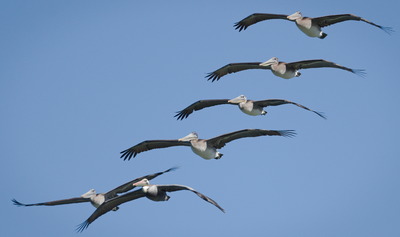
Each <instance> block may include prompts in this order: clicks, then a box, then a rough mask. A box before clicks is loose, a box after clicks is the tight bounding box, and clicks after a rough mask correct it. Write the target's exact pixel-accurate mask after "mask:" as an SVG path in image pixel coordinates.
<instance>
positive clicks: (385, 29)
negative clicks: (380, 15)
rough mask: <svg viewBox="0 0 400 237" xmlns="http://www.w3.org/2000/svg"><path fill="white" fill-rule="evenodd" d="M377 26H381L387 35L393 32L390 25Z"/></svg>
mask: <svg viewBox="0 0 400 237" xmlns="http://www.w3.org/2000/svg"><path fill="white" fill-rule="evenodd" d="M379 28H381V29H382V30H383V31H385V32H386V33H387V34H388V35H392V34H393V33H394V32H395V31H394V29H393V28H392V27H388V26H381V27H379Z"/></svg>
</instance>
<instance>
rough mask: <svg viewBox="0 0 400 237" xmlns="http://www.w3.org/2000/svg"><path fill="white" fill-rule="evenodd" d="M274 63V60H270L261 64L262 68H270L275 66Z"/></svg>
mask: <svg viewBox="0 0 400 237" xmlns="http://www.w3.org/2000/svg"><path fill="white" fill-rule="evenodd" d="M273 62H275V61H274V60H273V59H269V60H267V61H265V62H263V63H260V66H270V65H272V64H273Z"/></svg>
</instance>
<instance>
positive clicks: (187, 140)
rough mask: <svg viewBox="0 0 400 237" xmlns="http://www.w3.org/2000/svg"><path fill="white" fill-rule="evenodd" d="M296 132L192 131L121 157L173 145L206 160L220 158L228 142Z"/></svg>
mask: <svg viewBox="0 0 400 237" xmlns="http://www.w3.org/2000/svg"><path fill="white" fill-rule="evenodd" d="M295 134H296V133H295V132H294V131H293V130H263V129H243V130H239V131H235V132H231V133H227V134H223V135H221V136H218V137H214V138H211V139H199V138H198V135H197V133H195V132H192V133H190V134H188V135H187V136H185V137H183V138H180V139H177V140H147V141H143V142H141V143H139V144H137V145H135V146H132V147H130V148H128V149H126V150H124V151H121V158H123V159H124V160H130V159H131V158H132V157H136V155H137V154H139V153H140V152H144V151H148V150H152V149H158V148H167V147H172V146H190V147H191V149H192V151H193V152H194V153H195V154H196V155H198V156H200V157H202V158H203V159H205V160H211V159H220V158H221V157H222V156H223V154H222V153H220V152H218V151H217V149H220V148H222V147H224V146H225V144H226V143H228V142H230V141H233V140H236V139H239V138H245V137H258V136H284V137H292V136H294V135H295Z"/></svg>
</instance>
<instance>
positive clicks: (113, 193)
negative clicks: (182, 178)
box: [12, 167, 177, 211]
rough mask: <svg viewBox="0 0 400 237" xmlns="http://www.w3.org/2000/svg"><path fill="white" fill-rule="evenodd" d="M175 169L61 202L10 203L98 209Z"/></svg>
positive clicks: (91, 191)
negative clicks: (84, 205) (85, 205)
mask: <svg viewBox="0 0 400 237" xmlns="http://www.w3.org/2000/svg"><path fill="white" fill-rule="evenodd" d="M175 169H177V168H176V167H174V168H171V169H167V170H165V171H162V172H158V173H154V174H150V175H145V176H142V177H139V178H136V179H134V180H131V181H129V182H127V183H125V184H122V185H120V186H118V187H116V188H114V189H112V190H110V191H108V192H106V193H96V191H95V190H94V189H90V190H89V191H88V192H86V193H84V194H82V195H81V196H80V197H74V198H69V199H63V200H57V201H50V202H41V203H34V204H23V203H20V202H18V201H17V200H15V199H12V202H13V203H14V205H17V206H26V207H27V206H55V205H63V204H71V203H80V202H90V203H91V204H92V205H93V206H94V207H96V208H98V207H99V206H100V205H101V204H102V203H103V202H105V201H107V200H108V199H111V198H114V197H117V196H118V194H120V193H125V192H128V191H130V190H132V189H134V188H135V187H136V186H135V183H137V182H139V181H141V180H143V179H147V180H152V179H154V178H156V177H157V176H159V175H162V174H164V173H167V172H170V171H172V170H175ZM113 210H114V211H116V210H118V207H117V206H115V207H114V209H113Z"/></svg>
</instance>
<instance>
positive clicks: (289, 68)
mask: <svg viewBox="0 0 400 237" xmlns="http://www.w3.org/2000/svg"><path fill="white" fill-rule="evenodd" d="M322 67H323V68H326V67H327V68H337V69H342V70H345V71H348V72H351V73H354V74H357V75H359V76H362V77H363V76H364V75H365V72H364V70H362V69H351V68H348V67H344V66H341V65H339V64H336V63H334V62H330V61H326V60H324V59H312V60H303V61H297V62H291V63H285V62H280V61H279V59H278V58H277V57H272V58H270V59H269V60H267V61H265V62H249V63H230V64H227V65H225V66H223V67H221V68H219V69H218V70H215V71H214V72H211V73H208V75H207V76H206V78H207V80H211V81H212V82H214V81H218V80H219V79H221V77H223V76H225V75H227V74H230V73H235V72H239V71H243V70H249V69H263V70H271V71H272V73H273V74H274V75H275V76H277V77H280V78H283V79H291V78H293V77H299V76H300V75H301V73H300V72H299V70H300V69H308V68H322Z"/></svg>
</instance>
